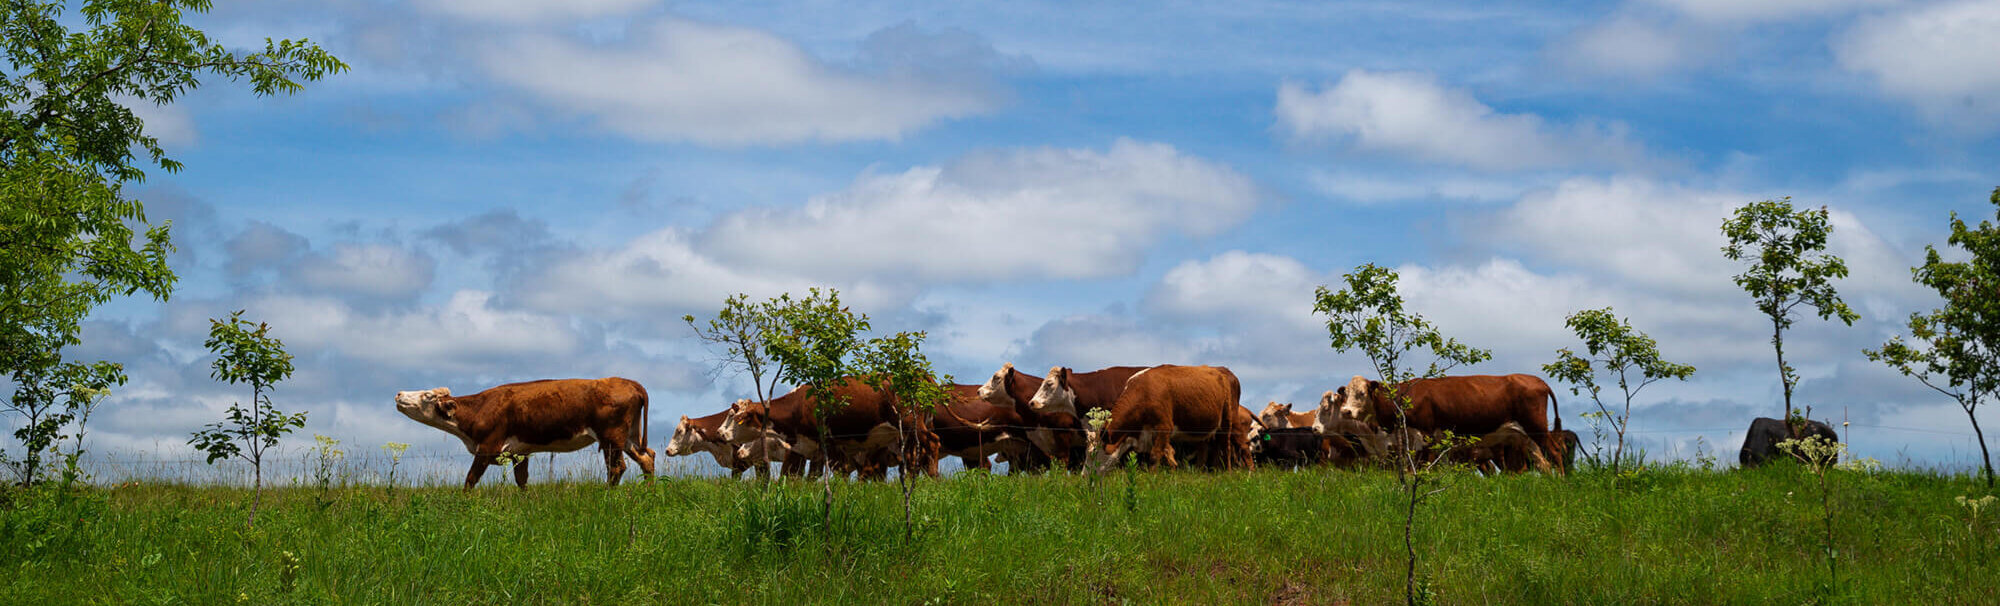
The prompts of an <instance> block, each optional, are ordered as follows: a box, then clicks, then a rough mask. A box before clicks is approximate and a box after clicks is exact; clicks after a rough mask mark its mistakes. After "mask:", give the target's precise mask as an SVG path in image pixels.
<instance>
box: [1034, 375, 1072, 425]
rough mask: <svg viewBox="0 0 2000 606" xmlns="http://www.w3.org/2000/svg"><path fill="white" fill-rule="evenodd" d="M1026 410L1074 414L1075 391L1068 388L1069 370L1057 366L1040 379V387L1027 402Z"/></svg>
mask: <svg viewBox="0 0 2000 606" xmlns="http://www.w3.org/2000/svg"><path fill="white" fill-rule="evenodd" d="M1028 408H1030V409H1033V410H1034V411H1035V412H1040V413H1059V412H1061V413H1069V414H1076V390H1073V389H1070V387H1069V369H1067V368H1063V367H1061V366H1057V367H1054V368H1050V369H1049V374H1048V376H1046V377H1042V386H1041V387H1039V388H1036V389H1035V397H1034V399H1032V400H1028Z"/></svg>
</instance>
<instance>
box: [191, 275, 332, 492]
mask: <svg viewBox="0 0 2000 606" xmlns="http://www.w3.org/2000/svg"><path fill="white" fill-rule="evenodd" d="M251 326H252V325H251V324H250V321H249V320H245V319H243V312H242V311H240V310H239V311H236V312H234V313H231V314H229V321H228V322H223V321H221V320H213V319H211V320H209V329H208V342H207V343H206V344H205V345H206V347H208V350H209V351H211V352H214V353H215V355H216V356H217V357H216V359H215V363H214V364H212V365H211V367H212V368H214V370H213V371H212V372H210V373H209V377H211V378H214V379H215V380H218V381H224V382H227V383H229V384H230V385H235V384H238V383H249V384H250V408H249V410H247V411H246V410H244V408H243V406H242V405H241V404H240V403H238V404H230V405H229V413H228V416H227V417H226V418H224V419H223V420H222V421H220V422H216V423H210V424H208V425H207V426H205V427H203V428H202V429H200V430H197V431H195V432H194V437H193V438H190V439H189V440H188V444H192V445H194V447H195V449H196V450H200V451H203V452H206V453H208V464H210V465H214V464H215V462H216V461H217V460H220V459H230V458H240V459H243V460H244V461H247V462H249V463H250V469H251V473H252V474H253V475H252V477H253V478H254V480H253V481H254V484H253V485H252V486H253V487H252V491H253V492H252V494H253V496H252V497H251V501H250V523H251V524H256V523H257V505H258V504H259V503H261V502H263V500H264V452H265V451H266V450H269V449H270V448H271V447H273V446H277V445H278V438H281V437H284V435H285V434H287V433H291V432H292V430H293V429H297V428H300V427H305V425H306V413H303V412H301V413H298V414H285V412H284V411H281V410H278V408H277V407H276V406H273V405H272V404H271V388H272V387H273V386H275V385H277V383H278V382H279V381H283V380H285V378H287V377H290V376H292V354H289V353H285V344H284V343H283V342H281V341H279V340H278V339H276V338H273V337H271V336H270V331H271V326H270V325H269V324H265V323H262V322H259V323H257V324H256V325H255V326H256V328H255V329H252V328H251Z"/></svg>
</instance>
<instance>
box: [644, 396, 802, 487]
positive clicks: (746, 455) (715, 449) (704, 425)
mask: <svg viewBox="0 0 2000 606" xmlns="http://www.w3.org/2000/svg"><path fill="white" fill-rule="evenodd" d="M728 415H729V411H727V410H724V411H722V412H718V413H715V414H712V415H708V416H705V417H694V418H689V417H685V416H683V417H681V420H680V422H679V423H677V424H675V425H674V436H673V438H672V439H669V440H668V441H667V456H670V457H684V456H689V455H693V454H697V453H703V452H706V453H708V454H709V455H710V456H713V457H715V463H716V464H717V465H721V466H723V467H724V468H726V469H728V470H729V475H730V477H742V476H743V472H744V471H745V470H748V469H756V470H757V476H758V477H766V476H769V475H770V472H771V466H770V462H771V461H782V460H784V456H785V454H786V453H788V452H790V451H791V445H790V444H786V443H785V442H784V440H782V439H779V438H778V437H777V436H776V435H775V434H766V435H765V438H764V439H763V440H755V441H750V442H746V443H743V444H735V443H732V442H730V441H729V440H725V439H723V438H722V431H721V430H722V420H723V418H724V417H726V416H728Z"/></svg>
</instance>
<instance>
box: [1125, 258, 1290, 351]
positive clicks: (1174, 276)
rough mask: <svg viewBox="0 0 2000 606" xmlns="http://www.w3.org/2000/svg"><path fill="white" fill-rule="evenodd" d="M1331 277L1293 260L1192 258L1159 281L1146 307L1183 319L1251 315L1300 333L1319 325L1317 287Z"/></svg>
mask: <svg viewBox="0 0 2000 606" xmlns="http://www.w3.org/2000/svg"><path fill="white" fill-rule="evenodd" d="M1328 281H1329V278H1328V277H1326V276H1324V275H1321V274H1320V273H1318V272H1315V271H1313V270H1311V269H1308V268H1307V267H1306V266H1305V264H1304V263H1300V262H1299V261H1298V259H1293V258H1291V257H1286V256H1281V255H1272V254H1265V253H1250V252H1244V251H1241V250H1232V251H1229V252H1225V253H1222V254H1219V255H1216V256H1214V257H1211V258H1209V259H1207V260H1188V261H1184V262H1182V263H1181V264H1180V265H1177V266H1174V268H1173V269H1170V270H1167V273H1166V275H1164V276H1161V277H1160V282H1159V284H1158V285H1156V286H1155V287H1154V288H1153V291H1152V292H1151V293H1150V294H1148V295H1147V298H1146V300H1147V303H1148V309H1151V310H1155V311H1159V312H1162V313H1165V314H1169V315H1179V316H1199V315H1209V316H1220V317H1230V318H1234V319H1237V320H1239V321H1240V320H1241V319H1242V314H1245V313H1253V314H1256V315H1258V316H1262V317H1268V318H1270V319H1271V320H1272V321H1275V322H1277V323H1280V324H1284V325H1287V326H1292V327H1297V328H1298V329H1300V330H1307V331H1310V330H1312V329H1314V328H1316V327H1318V326H1320V325H1321V324H1320V321H1319V320H1317V319H1315V316H1314V315H1313V311H1312V308H1313V289H1314V288H1315V287H1317V286H1319V285H1321V284H1325V283H1328Z"/></svg>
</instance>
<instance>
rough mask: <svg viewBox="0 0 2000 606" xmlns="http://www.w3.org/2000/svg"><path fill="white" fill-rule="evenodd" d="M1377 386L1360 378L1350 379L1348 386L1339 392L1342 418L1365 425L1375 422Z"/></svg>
mask: <svg viewBox="0 0 2000 606" xmlns="http://www.w3.org/2000/svg"><path fill="white" fill-rule="evenodd" d="M1375 385H1376V383H1375V382H1374V381H1370V380H1368V379H1365V378H1362V377H1360V376H1356V377H1354V378H1352V379H1348V380H1347V386H1346V387H1343V388H1341V390H1340V392H1339V393H1340V395H1341V396H1342V397H1341V398H1340V416H1343V417H1347V418H1349V419H1354V420H1356V421H1361V422H1363V423H1371V422H1374V420H1375V395H1376V394H1375Z"/></svg>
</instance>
